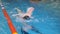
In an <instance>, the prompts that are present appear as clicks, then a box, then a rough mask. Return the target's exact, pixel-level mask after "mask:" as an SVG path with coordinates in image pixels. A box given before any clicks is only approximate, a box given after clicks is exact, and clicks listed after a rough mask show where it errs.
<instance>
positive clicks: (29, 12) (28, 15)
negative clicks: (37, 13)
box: [15, 7, 34, 20]
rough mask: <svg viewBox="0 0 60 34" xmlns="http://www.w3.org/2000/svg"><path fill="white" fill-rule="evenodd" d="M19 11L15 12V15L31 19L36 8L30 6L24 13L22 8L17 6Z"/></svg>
mask: <svg viewBox="0 0 60 34" xmlns="http://www.w3.org/2000/svg"><path fill="white" fill-rule="evenodd" d="M15 9H16V10H17V11H18V14H15V16H19V17H20V18H22V19H24V20H29V19H30V18H31V15H32V12H33V10H34V8H33V7H29V8H28V9H27V12H26V13H24V12H22V11H21V10H20V9H18V8H15Z"/></svg>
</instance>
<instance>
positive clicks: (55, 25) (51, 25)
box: [0, 0, 60, 34]
mask: <svg viewBox="0 0 60 34" xmlns="http://www.w3.org/2000/svg"><path fill="white" fill-rule="evenodd" d="M2 3H3V5H4V7H5V9H6V11H7V13H8V15H9V16H10V18H11V20H12V23H13V25H14V27H15V28H16V31H17V32H18V34H23V31H21V30H22V27H23V26H24V25H23V24H21V23H20V21H21V19H19V18H16V17H13V16H12V15H13V14H17V11H16V10H15V8H16V7H17V8H19V9H20V10H22V11H23V12H26V10H27V8H28V7H34V8H35V9H34V11H33V14H32V17H33V19H31V20H30V21H26V23H27V24H28V25H31V26H33V27H34V28H35V29H36V30H38V31H39V32H40V34H60V0H53V1H51V0H45V1H40V2H38V3H34V2H30V0H2ZM27 32H28V33H29V34H38V33H36V32H35V31H32V30H28V31H27ZM0 34H11V31H10V29H9V26H8V24H7V20H6V18H5V17H4V14H3V12H2V9H1V6H0ZM25 34H27V33H25Z"/></svg>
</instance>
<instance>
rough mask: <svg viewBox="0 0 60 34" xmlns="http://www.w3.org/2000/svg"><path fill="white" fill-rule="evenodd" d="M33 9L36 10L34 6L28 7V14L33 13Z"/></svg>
mask: <svg viewBox="0 0 60 34" xmlns="http://www.w3.org/2000/svg"><path fill="white" fill-rule="evenodd" d="M33 10H34V8H33V7H29V8H28V9H27V13H26V14H28V15H30V16H31V15H32V12H33Z"/></svg>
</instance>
